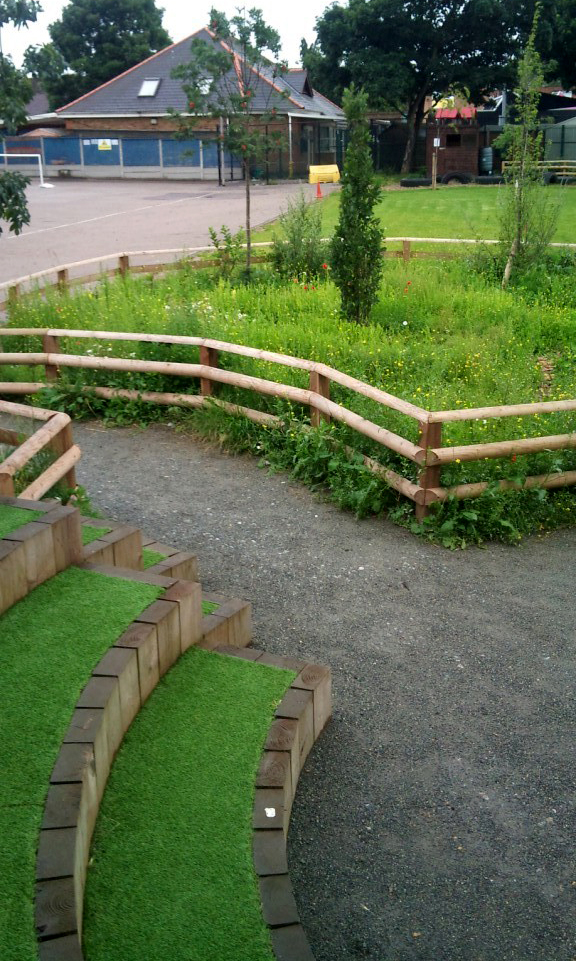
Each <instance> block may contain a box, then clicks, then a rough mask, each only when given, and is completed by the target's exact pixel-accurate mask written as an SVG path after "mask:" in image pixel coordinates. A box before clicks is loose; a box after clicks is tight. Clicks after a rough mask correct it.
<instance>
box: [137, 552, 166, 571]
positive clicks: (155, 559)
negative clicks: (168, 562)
mask: <svg viewBox="0 0 576 961" xmlns="http://www.w3.org/2000/svg"><path fill="white" fill-rule="evenodd" d="M165 557H166V555H165V554H161V553H160V552H159V551H152V550H150V548H149V547H143V548H142V563H143V564H144V570H146V569H147V568H148V567H152V566H153V565H154V564H159V563H160V561H163V560H164V558H165Z"/></svg>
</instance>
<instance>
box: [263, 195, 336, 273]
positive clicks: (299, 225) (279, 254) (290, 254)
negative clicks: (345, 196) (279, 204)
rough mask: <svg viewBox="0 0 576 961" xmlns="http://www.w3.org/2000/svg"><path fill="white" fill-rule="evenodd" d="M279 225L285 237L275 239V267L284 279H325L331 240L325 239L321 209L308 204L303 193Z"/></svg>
mask: <svg viewBox="0 0 576 961" xmlns="http://www.w3.org/2000/svg"><path fill="white" fill-rule="evenodd" d="M278 223H279V226H280V229H281V231H282V236H278V235H277V234H276V233H274V234H273V236H272V241H273V246H272V258H271V259H272V264H273V265H274V269H275V270H277V271H278V273H279V274H280V275H281V276H282V277H289V278H291V279H293V278H298V279H302V280H303V279H306V280H310V279H315V280H317V279H318V278H319V277H322V276H324V277H326V273H327V270H328V267H327V264H326V260H327V258H328V241H326V240H323V239H322V208H321V207H320V206H319V205H318V204H315V203H312V204H311V203H309V201H308V200H307V199H306V196H305V194H304V192H303V191H302V192H301V193H300V194H299V195H298V197H297V198H296V199H295V200H291V201H289V202H288V207H287V209H286V210H285V211H284V212H283V213H281V214H280V216H279V218H278Z"/></svg>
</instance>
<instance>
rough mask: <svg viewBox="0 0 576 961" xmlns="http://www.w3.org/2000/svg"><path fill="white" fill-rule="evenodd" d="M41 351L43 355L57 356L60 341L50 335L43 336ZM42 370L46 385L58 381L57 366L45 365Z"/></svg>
mask: <svg viewBox="0 0 576 961" xmlns="http://www.w3.org/2000/svg"><path fill="white" fill-rule="evenodd" d="M42 350H43V351H44V353H45V354H59V353H60V341H59V339H58V337H54V336H53V335H52V334H43V335H42ZM44 370H45V375H46V382H47V383H48V382H50V381H53V380H58V374H59V368H58V366H57V364H45V365H44Z"/></svg>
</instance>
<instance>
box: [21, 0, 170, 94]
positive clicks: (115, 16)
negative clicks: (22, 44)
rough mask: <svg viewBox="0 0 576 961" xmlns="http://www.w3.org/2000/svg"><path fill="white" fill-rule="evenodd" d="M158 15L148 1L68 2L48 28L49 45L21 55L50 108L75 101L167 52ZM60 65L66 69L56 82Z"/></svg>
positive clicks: (94, 0) (164, 33)
mask: <svg viewBox="0 0 576 961" xmlns="http://www.w3.org/2000/svg"><path fill="white" fill-rule="evenodd" d="M162 13H163V11H162V10H160V9H158V8H157V7H156V5H155V3H154V0H70V3H68V4H66V6H65V7H64V9H63V11H62V17H61V19H60V20H56V21H55V22H54V23H52V24H51V25H50V27H49V33H50V38H51V41H52V43H51V44H48V45H46V47H41V48H29V50H28V51H27V60H28V63H29V64H30V65H31V66H32V68H33V69H34V73H35V75H36V76H38V77H39V78H40V79H41V80H42V81H43V83H44V84H45V86H46V89H47V91H48V93H49V96H50V102H51V105H52V106H60V107H61V106H63V105H64V104H66V103H69V102H70V101H71V100H75V99H76V98H77V97H81V96H82V95H83V94H85V93H88V92H89V91H90V90H93V89H94V88H95V87H98V86H100V84H102V83H106V81H107V80H111V79H112V78H113V77H116V76H118V74H120V73H122V72H123V71H125V70H128V69H129V68H130V67H133V66H135V65H136V64H137V63H140V62H141V61H142V60H145V59H146V58H147V57H149V56H151V54H153V53H155V52H156V51H157V50H161V49H162V48H163V47H166V46H168V44H169V43H170V42H171V41H170V37H169V35H168V34H167V33H166V31H165V30H164V28H163V26H162ZM47 48H48V49H47ZM62 62H64V63H65V64H66V65H67V68H68V69H67V70H66V71H63V72H61V73H60V75H59V76H58V73H57V66H58V64H61V63H62Z"/></svg>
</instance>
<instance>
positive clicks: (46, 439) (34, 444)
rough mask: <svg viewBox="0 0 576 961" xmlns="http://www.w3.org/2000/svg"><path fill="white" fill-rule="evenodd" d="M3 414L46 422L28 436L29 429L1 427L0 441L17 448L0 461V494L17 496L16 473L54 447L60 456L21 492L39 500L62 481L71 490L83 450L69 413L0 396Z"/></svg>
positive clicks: (0, 408)
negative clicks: (24, 430) (27, 430)
mask: <svg viewBox="0 0 576 961" xmlns="http://www.w3.org/2000/svg"><path fill="white" fill-rule="evenodd" d="M2 393H5V392H4V391H3V392H2ZM2 414H4V415H7V416H8V417H9V418H10V419H12V418H17V419H18V420H19V419H20V418H24V419H25V420H26V421H27V422H28V423H30V421H33V422H40V423H41V425H42V426H41V427H39V428H38V430H35V431H34V433H32V434H30V435H29V436H27V437H26V436H25V434H26V432H21V431H17V430H14V429H13V428H8V427H0V444H6V445H8V446H9V447H14V448H16V449H15V450H14V451H13V452H12V453H11V454H9V455H8V457H6V458H5V459H4V460H3V461H1V462H0V494H3V495H5V496H8V497H14V494H15V491H14V476H15V475H16V474H17V473H18V471H21V470H22V469H23V468H25V467H26V466H27V465H28V464H30V462H31V461H32V460H33V458H34V457H35V456H36V455H37V454H39V453H40V452H41V451H43V450H50V451H51V452H52V454H53V455H54V456H55V458H56V459H55V460H54V461H53V463H51V464H50V465H49V466H48V467H47V468H46V469H45V470H44V471H42V473H41V474H40V475H39V476H38V477H37V478H36V479H35V480H34V481H32V483H30V484H28V486H27V487H26V488H25V489H24V490H22V491H20V492H19V494H18V496H19V497H26V498H29V499H30V500H39V499H40V498H41V497H43V496H44V494H46V493H47V492H48V491H49V490H50V489H51V488H52V487H54V485H55V484H57V483H58V482H59V481H64V483H65V485H66V487H68V488H69V489H71V490H72V489H73V488H74V487H76V471H75V465H76V464H77V463H78V461H79V460H80V455H81V452H80V448H79V447H78V446H77V445H76V444H75V443H74V438H73V436H72V427H71V420H70V418H69V416H68V414H63V413H58V412H57V411H53V410H43V409H42V408H40V407H28V406H27V405H25V404H14V403H11V402H10V401H4V400H0V415H2ZM23 435H24V438H25V439H24V438H23Z"/></svg>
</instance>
